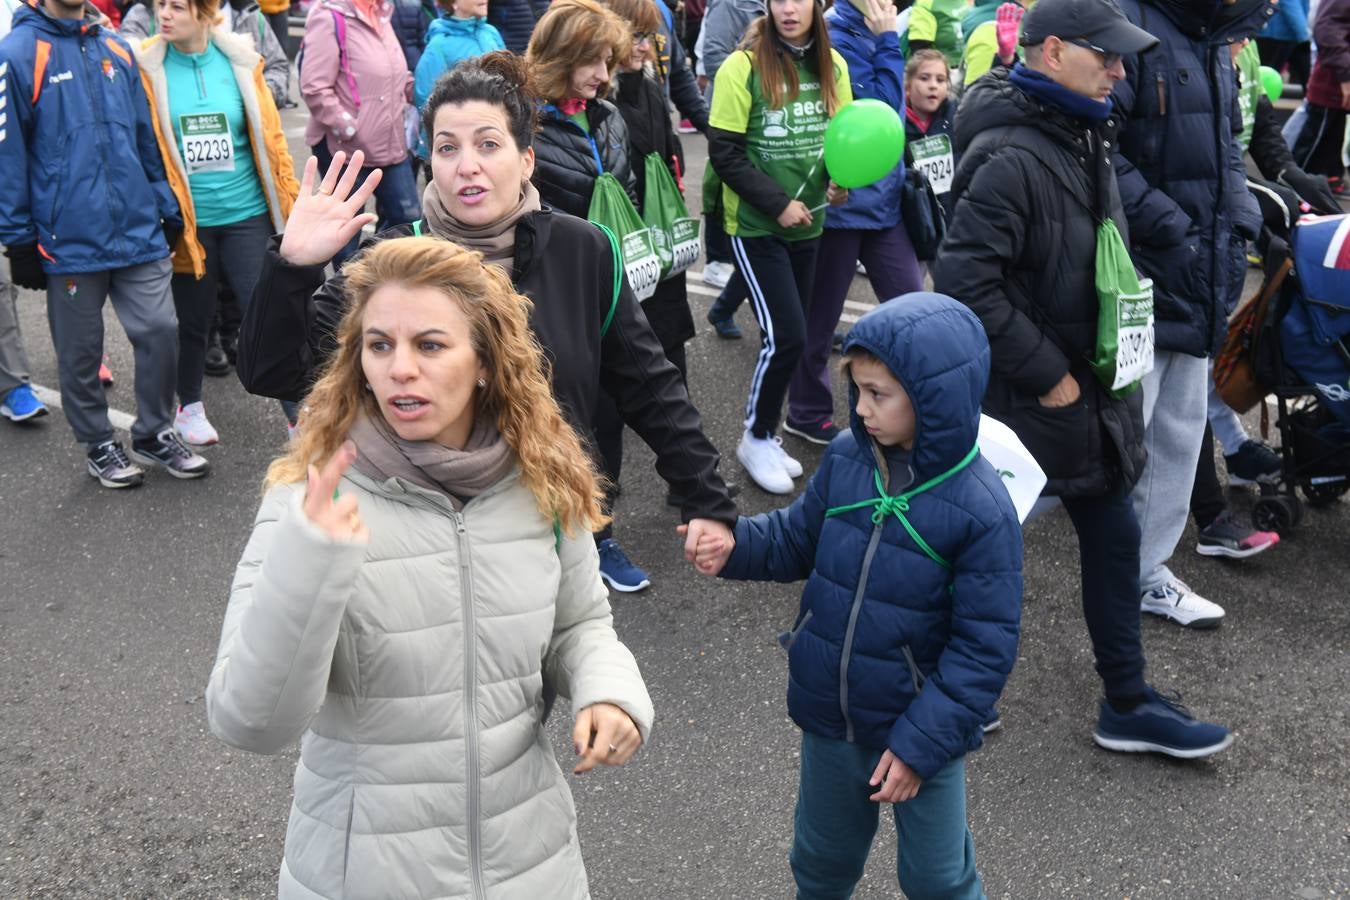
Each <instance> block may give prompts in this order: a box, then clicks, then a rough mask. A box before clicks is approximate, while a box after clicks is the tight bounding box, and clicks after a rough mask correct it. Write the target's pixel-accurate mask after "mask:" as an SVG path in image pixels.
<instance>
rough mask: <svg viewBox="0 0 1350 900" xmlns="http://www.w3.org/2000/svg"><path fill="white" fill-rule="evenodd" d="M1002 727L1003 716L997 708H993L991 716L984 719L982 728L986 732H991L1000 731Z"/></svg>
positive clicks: (990, 712)
mask: <svg viewBox="0 0 1350 900" xmlns="http://www.w3.org/2000/svg"><path fill="white" fill-rule="evenodd" d="M1002 727H1003V717H1002V716H1000V715H999V714H998V710H997V709H991V710H989V718H987V719H985V720H984V724H983V725H981V726H980V729H981V730H982V731H983V732H984V733H985V734H990V733H992V732H995V731H998V730H999V729H1000V728H1002Z"/></svg>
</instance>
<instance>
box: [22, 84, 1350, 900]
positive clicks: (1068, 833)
mask: <svg viewBox="0 0 1350 900" xmlns="http://www.w3.org/2000/svg"><path fill="white" fill-rule="evenodd" d="M285 119H286V123H287V127H288V129H289V130H290V134H291V137H292V138H293V140H292V147H293V152H296V154H297V159H301V160H302V159H303V155H302V154H301V151H302V149H303V148H302V146H301V140H300V134H301V131H302V120H301V118H300V117H299V116H298V115H297V112H296V111H289V112H287V113H286V116H285ZM686 147H687V149H688V151H689V157H690V159H689V169H690V172H689V177H688V179H687V183H688V184H690V185H691V186H692V188H693V190H695V191H696V190H697V186H698V185H699V183H700V180H699V176H700V174H701V171H702V167H703V165H704V162H705V158H706V156H705V153H704V146H703V141H702V139H701V138H698V137H696V136H695V137H693V138H688V139H686ZM693 200H694V202H691V203H690V207H691V209H695V210H696V209H697V208H698V207H697V202H696V198H693ZM691 284H693V285H698V283H697V282H696V281H694V280H693V279H691ZM851 297H852V300H853V301H854V302H857V303H860V304H864V305H865V304H867V303H870V302H872V298H871V295H870V291H869V290H868V287H867V284H866V282H865V280H863V279H859V281H858V283H857V284H855V286H854V290H853V293H852V295H851ZM690 299H691V302H692V303H693V305H694V307H695V316H696V319H697V321H698V322H699V326H700V327H699V335H698V336H697V337H696V338H695V339H694V340H693V341H691V342H690V344H689V360H690V380H691V390H692V394H693V398H694V400H695V402H696V403H697V405H698V406H699V408H700V409H701V410H702V412H703V415H704V422H705V426H706V429H707V432H708V434H709V436H710V437H711V438H712V440H713V441H714V442H715V443H716V444H717V445H718V446H719V447H720V448H722V450H723V452H724V454H725V455H726V456H727V459H728V461H727V462H726V463H725V464H724V468H725V470H726V471H727V473H728V474H729V475H730V477H731V478H733V479H734V480H737V481H739V482H740V483H741V484H742V485H744V486H745V490H744V492H743V493H742V495H741V497H740V503H741V507H742V510H743V511H744V512H747V513H754V512H758V511H762V510H766V509H770V508H772V507H773V506H775V505H776V504H777V503H778V502H779V501H778V500H776V499H774V498H771V497H770V496H768V495H766V494H763V493H761V492H759V491H758V490H757V489H755V488H754V487H753V486H752V485H750V484H749V481H748V479H747V478H746V477H745V475H744V473H743V472H741V471H740V467H739V465H738V464H737V463H736V462H735V460H734V455H733V452H734V449H735V445H736V441H737V439H738V437H739V433H740V427H741V426H740V421H741V418H742V404H743V402H744V396H745V392H746V388H747V383H748V379H749V373H750V370H751V366H752V363H753V357H754V353H755V350H756V344H755V342H754V341H753V340H750V339H747V340H743V341H739V342H735V341H722V340H719V339H717V338H716V337H715V336H714V335H713V334H712V333H711V329H710V328H709V327H708V326H707V325H706V323H705V322H704V320H703V314H704V313H705V312H706V310H707V305H708V302H709V297H708V296H707V293H706V291H697V290H695V292H694V293H691V296H690ZM854 311H855V312H856V309H854ZM21 318H22V322H23V326H24V329H25V332H26V336H27V345H28V349H29V352H30V354H31V357H32V363H33V370H34V377H35V380H36V381H37V382H38V383H40V384H42V385H47V386H54V385H55V384H56V366H55V360H54V358H53V353H52V348H51V342H50V339H49V334H48V330H47V326H46V322H45V317H44V315H43V307H42V303H41V302H40V300H39V298H38V297H36V296H35V295H31V294H25V295H24V296H23V297H22V299H21ZM740 319H741V324H742V325H743V326H745V327H747V331H749V330H750V327H751V323H750V320H749V314H748V313H747V312H742V313H741V316H740ZM106 322H107V334H108V352H109V354H110V357H111V364H112V367H113V370H114V371H115V372H116V373H117V375H118V379H119V380H118V384H117V386H116V387H115V388H113V389H112V390H111V392H110V394H109V399H110V402H111V404H112V405H113V406H114V407H116V408H119V409H122V410H126V411H130V410H131V409H132V404H133V400H132V391H131V375H132V359H131V354H130V349H129V347H128V345H127V343H126V341H125V338H124V337H123V335H122V333H121V330H120V328H119V327H118V325H117V323H116V320H115V318H114V316H113V315H112V312H111V308H109V310H108V313H107V316H106ZM839 400H840V405H839V409H838V414H839V416H840V417H841V418H842V417H843V415H844V409H843V406H842V398H839ZM206 403H207V407H208V409H209V410H210V414H211V418H212V421H213V422H214V423H215V425H216V426H217V428H218V429H219V431H220V434H221V437H222V443H221V444H220V445H219V446H218V447H215V448H212V449H210V450H209V451H207V455H208V456H209V457H210V459H211V461H212V463H213V465H214V471H213V473H212V475H211V477H209V478H207V479H205V480H204V481H200V482H189V483H180V482H174V481H173V480H171V479H169V478H167V477H165V476H163V475H162V474H157V475H152V476H151V477H150V478H149V480H148V481H147V483H146V484H145V486H144V487H142V488H140V489H139V490H135V491H119V492H111V491H106V490H103V489H101V488H99V487H98V486H97V484H96V483H95V482H94V481H93V480H92V479H90V478H89V477H88V476H86V475H85V474H84V461H83V453H82V451H81V450H80V449H79V448H78V447H77V446H76V445H75V444H74V441H73V439H72V436H71V433H70V431H69V429H68V427H67V426H66V424H65V422H64V421H63V420H62V417H61V415H60V414H59V413H57V414H56V415H54V416H52V417H49V418H48V419H46V420H45V421H44V422H43V423H41V424H38V425H36V426H34V427H27V428H19V427H14V426H11V425H10V424H9V423H0V511H3V512H0V897H6V898H8V897H32V896H49V897H86V896H91V897H170V896H191V897H199V896H200V897H264V896H269V895H272V894H273V893H274V891H275V880H276V872H277V867H278V863H279V860H280V856H281V848H282V841H283V838H284V833H285V822H286V813H287V809H288V805H289V801H290V794H291V774H292V771H293V769H294V765H295V759H296V753H295V752H294V751H289V752H286V753H283V754H281V755H280V756H277V757H261V756H253V755H249V754H246V753H240V752H236V751H233V750H230V749H228V748H226V747H224V746H223V745H221V744H219V743H218V742H216V741H215V740H214V739H213V738H212V737H211V735H210V734H209V733H208V732H207V729H206V723H205V719H204V715H203V708H202V702H201V693H202V688H203V686H204V684H205V681H206V678H207V674H208V672H209V670H210V666H211V662H212V660H213V657H214V652H215V647H216V641H217V638H218V635H219V628H220V622H221V616H222V613H223V610H224V606H225V602H226V596H227V589H228V585H229V582H230V578H231V575H232V573H233V570H234V566H235V563H236V561H237V559H238V556H239V553H240V552H241V550H242V548H243V545H244V542H245V540H246V538H247V536H248V533H249V529H250V525H251V522H252V519H253V515H254V513H255V511H256V508H257V505H258V501H259V497H260V482H261V477H262V474H263V470H264V468H265V466H266V464H267V462H268V461H269V460H270V459H271V458H272V457H273V456H274V455H275V454H277V452H278V451H279V450H280V448H281V445H282V443H283V441H284V439H285V428H284V420H283V418H282V416H281V413H280V411H279V409H277V407H276V405H275V404H274V403H271V402H269V401H264V400H262V399H259V398H255V397H250V396H248V395H246V394H245V393H244V392H243V390H242V389H241V388H240V386H239V384H238V383H237V381H236V380H234V379H233V378H225V379H207V385H206ZM630 438H631V436H630ZM789 448H790V449H791V450H792V451H793V452H794V453H796V454H798V455H799V457H800V458H801V459H802V460H803V462H804V463H805V464H806V465H807V467H808V470H809V469H810V468H811V467H812V466H813V465H814V463H815V462H816V461H817V460H818V459H819V452H818V450H817V449H816V448H813V447H810V446H807V445H804V444H802V443H801V442H797V441H794V440H792V439H789ZM630 450H631V452H630V453H629V456H628V459H627V465H626V468H625V476H624V479H623V496H622V498H621V500H620V502H619V505H618V509H617V521H618V536H619V537H620V539H621V541H622V542H623V544H624V546H625V547H626V548H627V549H628V551H629V552H630V554H631V555H632V556H633V557H634V559H635V560H636V561H638V562H639V563H640V564H641V565H643V566H644V567H646V568H647V569H648V571H649V572H650V573H651V576H652V581H653V586H652V587H651V589H649V590H647V591H645V592H643V593H641V594H637V595H620V596H616V597H614V598H613V602H614V609H615V616H616V622H617V627H618V630H619V632H620V635H621V636H622V637H623V639H624V640H625V641H626V642H627V643H628V644H629V646H630V647H632V649H633V651H634V653H635V654H636V655H637V658H638V660H639V662H640V663H641V665H642V668H643V672H644V674H645V676H646V678H647V681H648V684H649V686H650V688H651V692H652V694H653V697H654V699H655V702H656V709H657V724H656V729H655V732H654V734H653V738H652V741H651V744H650V746H648V747H647V748H645V750H644V751H643V752H642V754H640V756H639V757H638V758H637V760H636V761H635V762H634V763H633V764H632V765H631V766H629V767H628V768H626V769H624V770H617V771H604V772H599V773H593V774H588V775H586V776H584V777H581V778H573V779H572V788H573V791H574V793H575V795H576V801H577V806H578V809H579V815H580V822H581V824H580V828H581V837H582V842H583V845H584V850H585V855H586V859H587V863H588V869H589V872H590V876H591V881H592V887H593V890H594V894H595V896H596V897H597V898H635V900H636V898H642V900H647V898H652V900H655V898H710V900H727V898H780V897H787V896H790V895H791V876H790V873H789V870H788V867H787V860H786V854H787V849H788V846H789V843H790V839H791V833H792V806H793V801H794V797H795V791H796V765H797V748H798V733H797V731H796V729H795V728H794V726H793V725H792V723H791V722H790V721H789V720H788V718H787V715H786V711H785V706H784V687H785V676H786V666H785V661H784V658H783V656H782V654H781V652H780V651H779V650H778V648H777V646H776V644H775V643H774V639H773V636H774V634H775V633H776V632H777V631H778V630H780V629H781V628H783V627H785V625H786V624H790V622H791V620H792V618H793V616H794V613H795V610H796V607H797V598H798V586H795V585H759V584H756V585H750V584H739V583H722V582H712V581H707V580H701V579H699V578H698V577H697V576H695V574H694V573H693V572H692V570H690V569H689V568H688V567H686V566H685V564H684V563H683V561H682V559H681V555H680V544H679V542H678V540H677V538H676V535H675V533H674V527H675V525H676V523H677V517H676V514H675V513H674V511H673V510H671V509H669V508H667V507H666V506H665V505H664V502H663V499H664V495H665V488H664V485H662V484H660V483H659V481H658V479H657V478H656V476H655V474H654V473H653V471H652V467H651V460H652V456H651V454H650V452H649V451H648V450H647V448H646V447H645V446H642V445H641V444H640V443H639V442H637V441H636V440H632V441H631V442H630ZM1251 500H1252V497H1251V495H1250V494H1246V493H1243V492H1241V491H1238V492H1235V493H1234V494H1233V503H1234V505H1235V507H1237V508H1238V509H1240V510H1243V511H1245V510H1247V509H1248V508H1249V507H1250V505H1251ZM1348 533H1350V504H1347V503H1346V502H1341V503H1337V504H1336V505H1334V506H1333V507H1331V508H1330V509H1327V510H1318V511H1310V512H1309V515H1308V516H1307V519H1306V521H1305V524H1304V525H1303V526H1302V528H1300V529H1299V530H1298V531H1296V532H1295V533H1293V534H1291V535H1289V536H1287V537H1286V539H1285V540H1284V541H1283V542H1282V543H1281V544H1280V546H1278V547H1277V548H1275V549H1274V550H1272V551H1271V552H1269V553H1267V554H1265V555H1262V556H1260V557H1257V558H1255V559H1252V560H1249V561H1246V562H1244V563H1239V564H1227V563H1224V562H1218V561H1214V560H1209V559H1204V558H1201V557H1199V556H1197V555H1196V554H1195V553H1194V552H1193V549H1192V548H1193V546H1194V532H1193V531H1192V530H1188V531H1187V533H1186V535H1185V536H1184V537H1183V539H1182V542H1181V545H1180V548H1179V550H1178V553H1177V556H1176V558H1175V559H1174V560H1173V566H1174V568H1175V569H1176V571H1177V572H1178V574H1179V575H1181V576H1182V577H1184V578H1185V579H1186V580H1188V581H1189V582H1190V583H1191V584H1192V585H1193V586H1194V587H1195V588H1197V589H1198V590H1200V591H1201V592H1202V593H1203V594H1205V595H1206V596H1208V597H1210V598H1211V599H1214V600H1216V601H1218V602H1220V603H1221V604H1223V605H1224V606H1225V607H1226V608H1227V610H1228V617H1227V619H1226V621H1225V623H1224V625H1223V627H1222V628H1221V629H1219V630H1218V631H1214V632H1209V633H1190V632H1187V631H1184V630H1181V629H1179V628H1177V627H1175V626H1172V625H1170V624H1166V623H1162V622H1159V621H1157V620H1152V619H1150V620H1148V621H1146V622H1145V623H1144V638H1145V644H1146V649H1147V652H1148V654H1149V659H1150V670H1151V678H1152V680H1153V682H1154V683H1155V684H1157V685H1158V686H1159V687H1162V688H1166V689H1175V690H1179V691H1180V692H1181V693H1182V694H1183V695H1184V696H1185V699H1186V701H1187V702H1188V703H1189V704H1190V705H1191V707H1192V708H1193V709H1194V710H1195V711H1196V712H1198V713H1200V714H1203V715H1205V716H1208V717H1212V718H1214V719H1215V720H1218V721H1221V722H1223V723H1226V724H1227V725H1229V726H1231V727H1232V728H1233V729H1234V730H1235V731H1236V732H1237V740H1236V743H1235V744H1234V746H1233V747H1232V749H1231V750H1229V751H1228V752H1226V753H1224V754H1222V755H1220V756H1219V757H1217V758H1214V759H1212V760H1208V761H1202V762H1195V763H1178V762H1173V761H1170V760H1166V759H1161V758H1152V757H1140V756H1123V755H1116V754H1111V753H1108V752H1105V751H1102V750H1100V749H1098V748H1096V747H1095V746H1094V745H1093V743H1092V741H1091V730H1092V726H1093V723H1094V716H1095V714H1096V703H1097V698H1098V691H1099V688H1098V682H1097V679H1096V676H1095V675H1094V674H1093V670H1092V658H1091V653H1090V650H1089V646H1088V641H1087V635H1086V632H1085V629H1084V626H1083V623H1082V616H1081V613H1080V611H1079V599H1078V597H1079V593H1078V590H1079V586H1078V575H1077V571H1078V569H1077V556H1076V544H1075V540H1074V537H1073V532H1072V530H1071V529H1070V527H1069V523H1068V521H1067V519H1066V518H1065V517H1064V516H1063V514H1062V513H1052V514H1050V515H1048V516H1046V517H1044V518H1042V519H1039V520H1037V521H1035V522H1033V523H1031V524H1030V525H1029V526H1028V528H1027V530H1026V595H1025V607H1024V615H1023V638H1022V645H1021V655H1020V659H1019V662H1018V665H1017V668H1016V670H1015V671H1014V673H1013V676H1012V679H1011V681H1010V683H1009V685H1008V688H1007V691H1006V693H1005V694H1004V698H1003V701H1002V703H1001V704H1000V709H1001V711H1002V714H1003V720H1004V722H1005V723H1006V724H1005V727H1004V730H1003V731H1002V732H1001V733H999V734H996V735H994V736H992V737H991V739H990V740H989V741H988V742H987V743H986V745H985V747H984V749H982V750H981V751H979V752H977V753H975V754H973V755H972V756H971V757H970V759H969V767H968V770H969V802H970V823H971V827H972V829H973V830H974V833H975V841H976V847H977V856H978V861H979V867H980V870H981V873H982V875H983V877H984V882H985V886H986V889H987V891H988V893H989V895H990V896H991V897H995V898H1039V897H1072V898H1095V897H1103V898H1135V900H1144V898H1211V897H1213V898H1219V897H1224V898H1228V897H1239V898H1285V897H1293V898H1304V900H1312V898H1322V897H1336V896H1346V895H1347V894H1350V766H1348V765H1347V762H1346V758H1345V754H1346V752H1347V750H1350V721H1348V718H1350V717H1348V712H1350V703H1348V702H1347V699H1346V690H1347V686H1350V655H1348V654H1347V647H1348V646H1350V590H1347V587H1346V585H1347V581H1348V580H1350V552H1348V550H1350V547H1348V546H1347V534H1348ZM550 731H551V733H552V734H553V736H554V737H555V739H556V745H557V748H558V752H559V754H560V757H563V756H566V755H569V754H570V750H568V749H567V748H566V743H567V734H568V732H567V723H566V722H565V721H564V720H562V719H560V718H558V717H557V716H555V717H554V720H553V722H552V723H551V726H550ZM569 777H570V776H569ZM894 844H895V834H894V829H893V827H892V826H891V824H890V822H889V819H888V818H887V817H883V822H882V826H881V830H880V831H879V834H878V839H877V845H876V847H875V849H874V852H873V854H872V858H871V862H870V865H869V867H868V870H867V874H866V877H865V878H864V880H863V882H862V884H861V886H860V887H859V890H858V895H857V896H859V897H862V898H878V897H893V896H896V895H897V893H898V891H897V888H896V883H895V876H894V862H893V860H894Z"/></svg>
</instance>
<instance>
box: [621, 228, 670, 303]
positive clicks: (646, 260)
mask: <svg viewBox="0 0 1350 900" xmlns="http://www.w3.org/2000/svg"><path fill="white" fill-rule="evenodd" d="M622 251H623V271H624V274H626V275H627V276H628V286H629V287H631V288H632V289H633V295H634V296H635V297H637V299H639V300H646V299H647V298H648V297H650V296H651V295H652V294H654V293H655V292H656V285H657V284H658V283H659V282H660V281H661V257H659V256H657V255H656V250H655V249H654V248H653V245H652V237H651V233H650V232H649V231H648V230H646V229H643V230H642V231H634V232H631V233H629V234H626V235H624V236H623V246H622Z"/></svg>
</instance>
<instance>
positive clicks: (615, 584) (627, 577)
mask: <svg viewBox="0 0 1350 900" xmlns="http://www.w3.org/2000/svg"><path fill="white" fill-rule="evenodd" d="M596 549H597V550H599V551H600V577H601V578H603V579H604V581H605V584H607V585H609V586H610V587H611V588H612V589H614V590H616V591H621V592H623V593H625V594H632V593H634V592H636V591H640V590H642V589H643V588H646V587H650V586H651V583H652V582H651V579H650V578H648V577H647V573H646V572H644V571H642V570H641V569H639V568H638V567H637V566H635V565H633V561H632V560H630V559H629V558H628V555H627V554H626V553H624V552H623V548H622V547H620V546H619V542H618V541H616V540H614V538H605V539H604V540H603V541H601V542H600V545H599V546H598V547H597V548H596Z"/></svg>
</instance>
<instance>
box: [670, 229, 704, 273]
mask: <svg viewBox="0 0 1350 900" xmlns="http://www.w3.org/2000/svg"><path fill="white" fill-rule="evenodd" d="M670 237H671V242H672V244H673V246H672V247H671V254H672V255H673V257H674V261H673V262H672V263H671V264H670V271H669V272H667V273H666V277H667V278H670V277H671V276H672V275H678V274H679V273H681V272H683V271H684V270H685V269H688V268H689V267H690V266H692V265H693V264H694V263H696V262H698V258H699V257H700V256H702V255H703V250H702V248H701V247H700V246H699V241H698V219H691V218H681V219H676V220H675V221H674V223H673V224H672V225H671V226H670Z"/></svg>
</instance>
